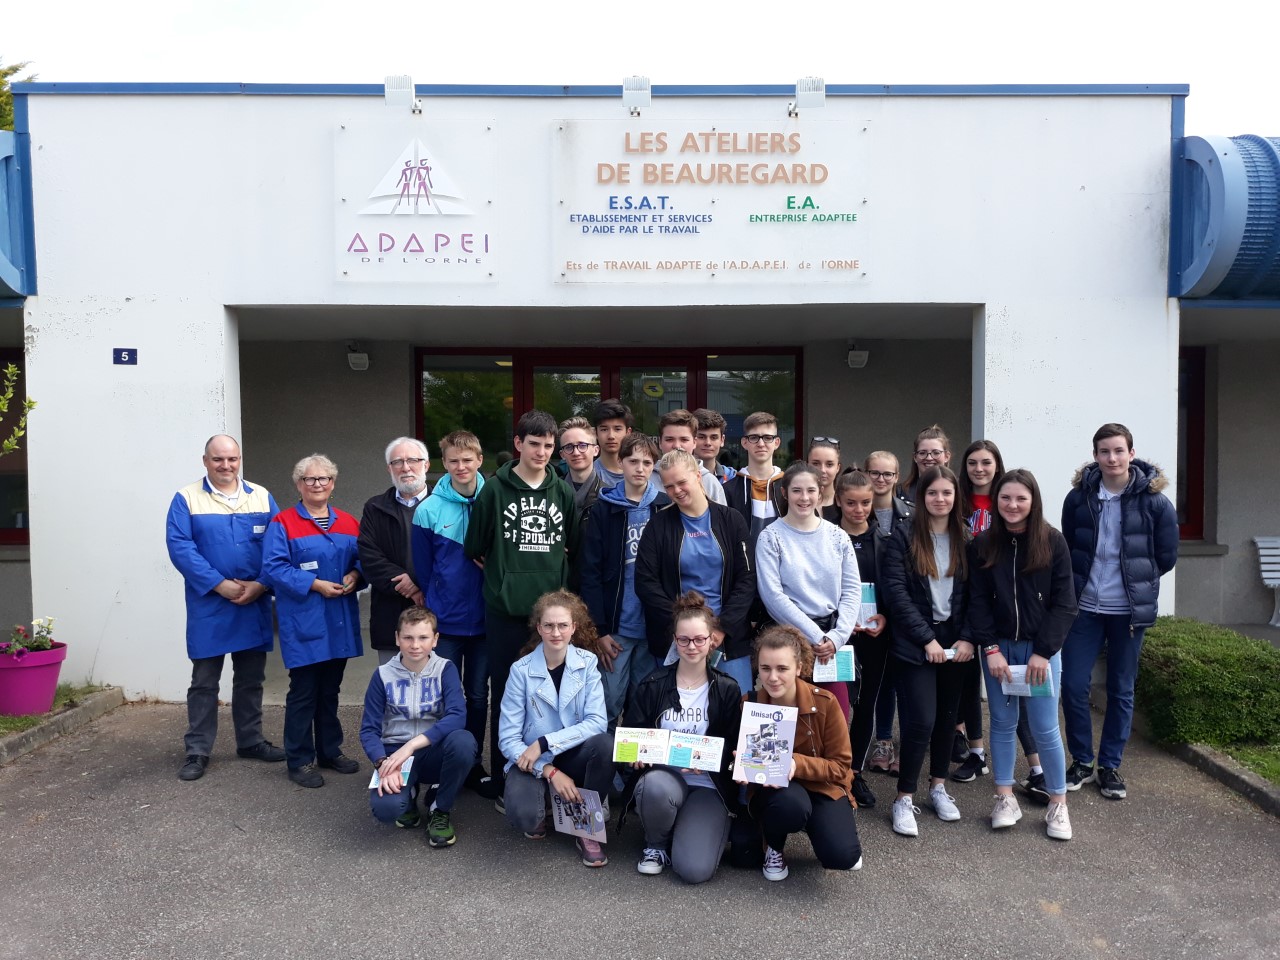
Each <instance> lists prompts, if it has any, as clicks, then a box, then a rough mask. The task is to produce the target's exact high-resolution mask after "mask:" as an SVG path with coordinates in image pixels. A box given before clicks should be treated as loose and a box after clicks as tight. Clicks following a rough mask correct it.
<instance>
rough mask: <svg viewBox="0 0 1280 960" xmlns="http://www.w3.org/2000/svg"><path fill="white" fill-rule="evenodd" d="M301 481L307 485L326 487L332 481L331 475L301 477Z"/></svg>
mask: <svg viewBox="0 0 1280 960" xmlns="http://www.w3.org/2000/svg"><path fill="white" fill-rule="evenodd" d="M302 482H303V483H305V484H306V485H307V486H308V487H327V486H328V485H329V484H331V483H333V477H303V478H302Z"/></svg>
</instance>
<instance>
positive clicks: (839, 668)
mask: <svg viewBox="0 0 1280 960" xmlns="http://www.w3.org/2000/svg"><path fill="white" fill-rule="evenodd" d="M856 679H858V667H857V661H856V660H855V658H854V655H853V647H850V646H848V645H845V646H843V647H839V648H838V649H837V650H836V655H835V656H834V657H832V658H831V659H830V660H828V661H827V662H826V663H818V661H817V660H815V661H814V662H813V682H814V683H835V682H836V681H837V680H856Z"/></svg>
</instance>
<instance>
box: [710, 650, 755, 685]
mask: <svg viewBox="0 0 1280 960" xmlns="http://www.w3.org/2000/svg"><path fill="white" fill-rule="evenodd" d="M716 669H717V670H719V671H720V672H721V673H727V674H728V675H729V676H731V677H733V679H735V680H737V681H738V689H739V690H741V691H742V692H743V693H750V692H751V688H752V687H753V686H755V684H754V683H753V681H754V679H755V677H754V675H753V674H752V672H751V657H749V656H747V657H737V658H735V659H733V660H721V661H720V662H719V663H717V664H716Z"/></svg>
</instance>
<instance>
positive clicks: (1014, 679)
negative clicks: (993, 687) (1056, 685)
mask: <svg viewBox="0 0 1280 960" xmlns="http://www.w3.org/2000/svg"><path fill="white" fill-rule="evenodd" d="M1009 677H1010V679H1009V680H1002V681H1001V682H1000V692H1001V693H1003V694H1004V695H1005V696H1006V697H1052V696H1053V674H1052V673H1046V674H1045V675H1044V682H1043V683H1037V684H1036V685H1035V686H1032V685H1031V684H1029V683H1027V667H1026V664H1017V663H1011V664H1009Z"/></svg>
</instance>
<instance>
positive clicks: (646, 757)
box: [613, 727, 671, 764]
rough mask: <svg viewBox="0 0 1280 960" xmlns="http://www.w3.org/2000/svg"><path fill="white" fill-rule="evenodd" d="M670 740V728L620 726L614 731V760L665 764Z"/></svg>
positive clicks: (616, 761)
mask: <svg viewBox="0 0 1280 960" xmlns="http://www.w3.org/2000/svg"><path fill="white" fill-rule="evenodd" d="M670 742H671V733H670V731H668V730H658V729H650V728H648V727H618V729H616V730H615V731H614V732H613V762H614V763H659V764H665V763H666V762H667V748H668V746H669V745H670Z"/></svg>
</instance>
